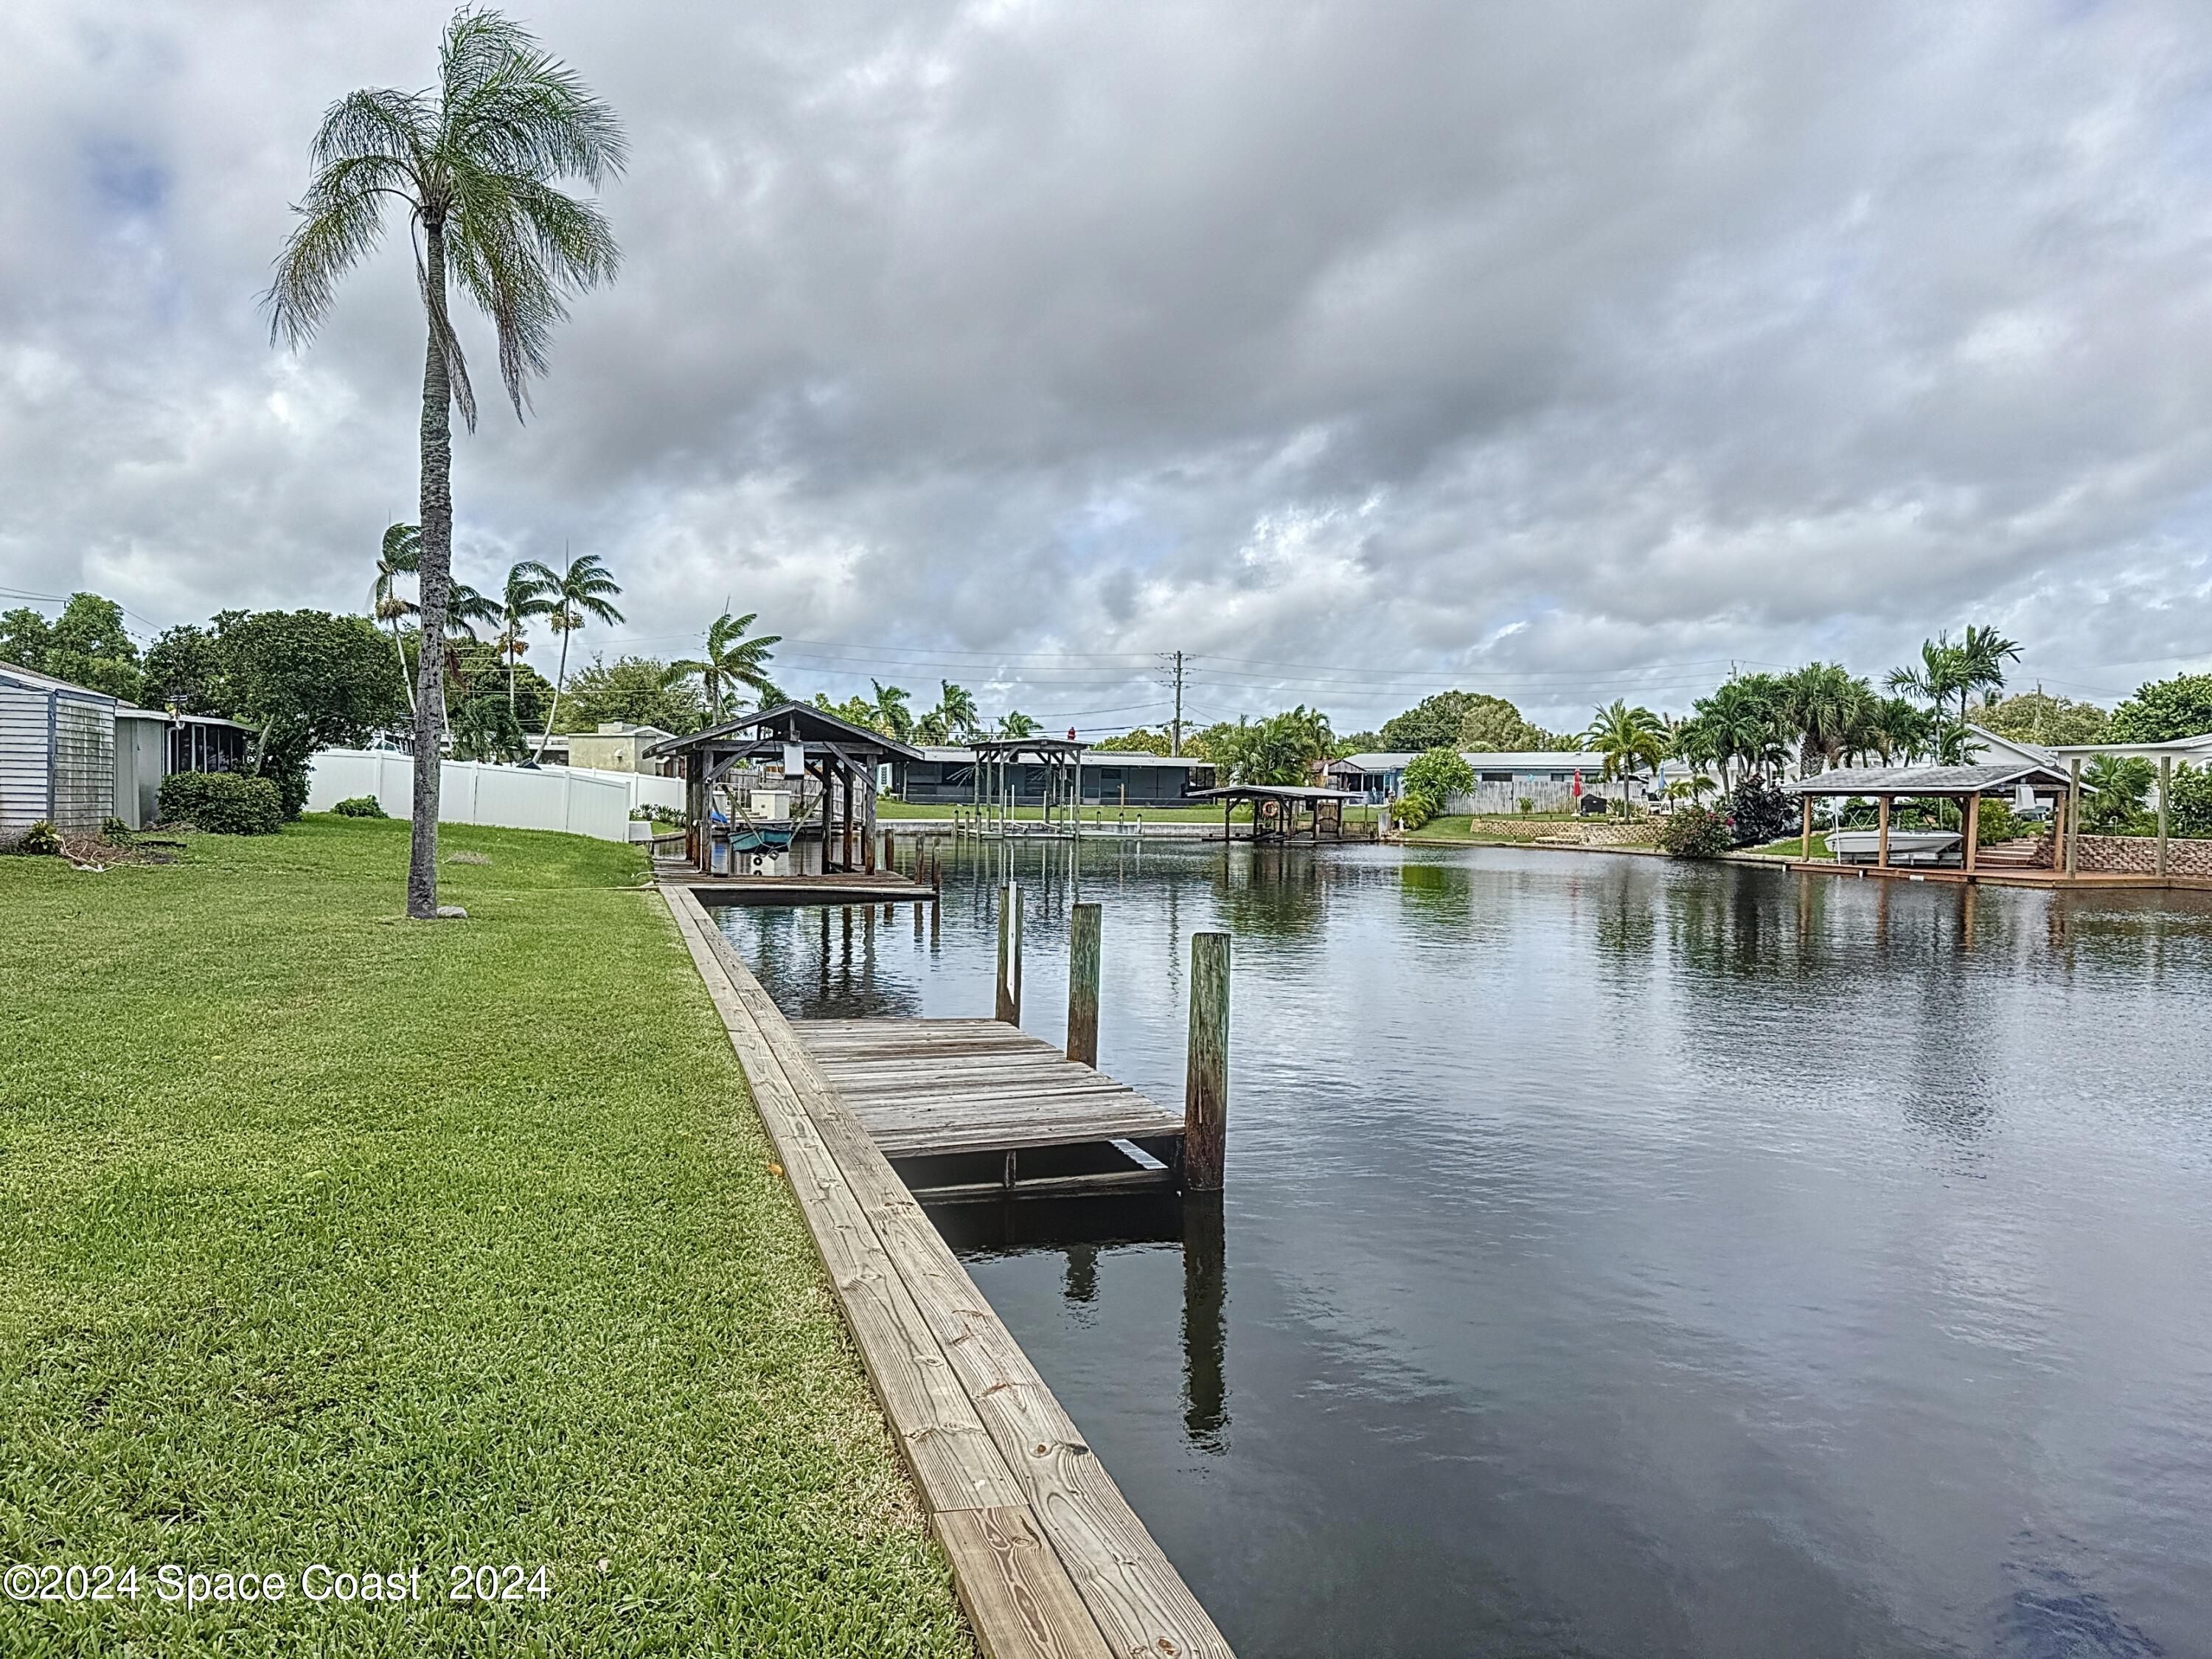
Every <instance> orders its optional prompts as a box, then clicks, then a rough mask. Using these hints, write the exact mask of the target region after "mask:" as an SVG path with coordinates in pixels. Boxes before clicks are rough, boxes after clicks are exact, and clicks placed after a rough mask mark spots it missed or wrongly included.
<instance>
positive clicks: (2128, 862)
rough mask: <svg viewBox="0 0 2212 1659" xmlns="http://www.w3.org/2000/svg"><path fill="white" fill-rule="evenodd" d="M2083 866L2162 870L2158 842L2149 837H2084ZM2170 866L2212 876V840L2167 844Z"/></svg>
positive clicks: (2181, 872)
mask: <svg viewBox="0 0 2212 1659" xmlns="http://www.w3.org/2000/svg"><path fill="white" fill-rule="evenodd" d="M2079 858H2080V860H2081V863H2080V867H2081V869H2084V870H2094V871H2098V872H2106V873H2112V874H2120V875H2131V876H2152V875H2156V874H2157V873H2158V842H2157V841H2156V839H2155V838H2154V837H2152V836H2082V837H2081V852H2080V854H2079ZM2166 871H2167V873H2168V874H2171V875H2176V876H2212V841H2177V840H2169V841H2168V842H2166Z"/></svg>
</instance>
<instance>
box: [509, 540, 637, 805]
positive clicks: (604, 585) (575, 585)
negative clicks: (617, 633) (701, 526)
mask: <svg viewBox="0 0 2212 1659" xmlns="http://www.w3.org/2000/svg"><path fill="white" fill-rule="evenodd" d="M547 574H549V575H552V573H551V572H550V571H549V572H548V573H547ZM552 581H553V591H552V592H551V593H550V595H549V597H550V599H551V600H552V608H551V609H550V611H547V612H546V623H545V625H546V626H547V627H549V628H550V629H552V630H553V631H554V632H555V633H556V634H558V635H560V636H561V665H560V667H559V668H557V669H556V670H555V671H554V674H553V706H552V707H551V708H549V709H547V710H546V711H545V730H544V732H543V733H542V734H541V735H540V736H539V737H538V752H537V753H536V754H535V755H533V756H532V757H531V758H532V760H538V761H542V760H544V758H545V745H546V744H549V743H550V742H552V740H553V717H554V716H555V715H556V714H559V713H560V712H561V687H562V684H565V683H566V681H567V680H568V636H569V635H571V634H574V632H576V630H577V629H580V628H581V627H583V626H584V624H585V623H591V622H603V623H608V624H610V625H613V624H617V623H620V622H621V621H622V619H623V613H622V612H621V611H617V610H616V609H615V607H614V605H613V599H614V597H615V595H616V594H617V593H619V592H622V588H621V587H620V586H618V585H617V582H616V581H615V579H614V578H613V577H612V576H610V575H609V574H607V568H606V566H605V565H603V564H601V563H600V562H599V555H598V554H596V553H586V554H583V555H581V556H579V557H576V558H573V559H571V560H569V561H568V568H567V569H566V570H563V571H562V572H561V573H560V574H558V575H553V576H552Z"/></svg>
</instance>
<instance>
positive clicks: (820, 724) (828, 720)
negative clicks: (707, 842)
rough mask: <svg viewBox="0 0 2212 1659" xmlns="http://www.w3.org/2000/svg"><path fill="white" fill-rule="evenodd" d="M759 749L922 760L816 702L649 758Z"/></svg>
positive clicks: (732, 723) (762, 715) (736, 723)
mask: <svg viewBox="0 0 2212 1659" xmlns="http://www.w3.org/2000/svg"><path fill="white" fill-rule="evenodd" d="M754 743H759V744H774V743H798V744H817V745H822V744H835V745H836V747H837V748H839V749H842V750H845V751H846V752H847V753H848V754H850V755H852V756H854V757H856V758H858V757H871V758H875V757H883V758H896V759H899V760H908V761H916V760H920V759H921V750H919V749H916V748H915V747H914V746H913V745H912V744H904V743H901V742H900V741H899V740H898V739H897V738H887V737H885V736H884V734H883V733H882V732H878V731H875V730H873V729H872V728H871V727H868V726H855V725H854V724H853V723H852V721H850V720H840V719H839V718H838V717H837V716H836V715H835V714H831V713H830V712H829V710H828V709H826V708H816V707H815V706H814V705H813V704H812V703H811V702H783V703H778V704H777V705H776V706H775V708H763V709H761V710H759V711H758V712H757V713H755V714H747V715H744V717H743V718H741V719H738V720H725V721H723V722H722V724H721V725H720V726H709V727H708V728H707V730H705V731H704V732H693V733H691V735H690V737H687V738H670V739H669V740H668V741H667V742H665V743H656V744H653V747H652V748H650V749H648V750H646V751H645V752H646V753H647V754H648V755H681V754H684V753H687V752H688V751H690V750H694V749H733V748H742V747H744V746H745V745H746V744H754Z"/></svg>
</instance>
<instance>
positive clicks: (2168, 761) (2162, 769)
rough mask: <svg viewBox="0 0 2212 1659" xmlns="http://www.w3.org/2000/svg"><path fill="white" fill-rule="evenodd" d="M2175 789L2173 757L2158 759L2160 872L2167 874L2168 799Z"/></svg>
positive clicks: (2164, 756) (2163, 756)
mask: <svg viewBox="0 0 2212 1659" xmlns="http://www.w3.org/2000/svg"><path fill="white" fill-rule="evenodd" d="M2172 787H2173V757H2172V756H2171V755H2160V757H2158V872H2159V874H2160V875H2161V876H2163V875H2164V874H2166V793H2167V792H2168V791H2169V790H2170V789H2172Z"/></svg>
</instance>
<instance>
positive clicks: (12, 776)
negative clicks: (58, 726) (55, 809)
mask: <svg viewBox="0 0 2212 1659" xmlns="http://www.w3.org/2000/svg"><path fill="white" fill-rule="evenodd" d="M46 736H47V734H46V693H45V692H44V691H36V690H31V689H30V688H29V687H27V686H21V685H15V684H10V683H9V681H7V680H4V679H0V846H7V845H9V844H12V843H13V842H16V841H19V840H21V838H22V836H23V832H24V831H25V830H27V829H29V828H30V827H31V826H32V825H33V824H34V823H38V822H39V820H40V819H41V818H43V817H46Z"/></svg>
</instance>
